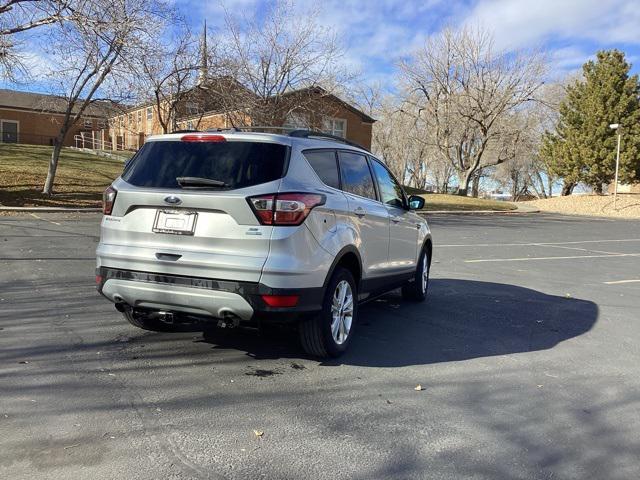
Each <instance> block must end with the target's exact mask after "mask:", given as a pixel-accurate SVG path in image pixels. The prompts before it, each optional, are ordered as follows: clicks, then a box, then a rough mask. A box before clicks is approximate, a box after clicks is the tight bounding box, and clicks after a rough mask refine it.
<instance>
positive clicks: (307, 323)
mask: <svg viewBox="0 0 640 480" xmlns="http://www.w3.org/2000/svg"><path fill="white" fill-rule="evenodd" d="M341 282H347V283H348V285H349V287H350V289H351V298H352V301H353V304H352V310H351V322H350V325H349V328H348V331H347V333H346V338H344V339H343V340H342V341H340V338H342V335H343V332H344V331H345V330H346V328H347V327H346V325H345V323H344V322H343V323H342V326H343V327H344V328H343V329H340V328H338V332H337V335H338V340H336V338H334V333H333V332H332V323H333V314H332V306H333V303H334V295H336V294H337V289H338V286H339V285H340V284H341ZM347 316H348V315H347ZM340 318H343V317H342V315H341V316H340ZM357 319H358V291H357V288H356V282H355V280H354V279H353V275H352V274H351V272H350V271H349V270H347V269H346V268H341V267H338V268H337V269H336V271H335V272H334V273H333V276H332V277H331V280H330V281H329V283H328V285H327V289H326V291H325V294H324V299H323V301H322V311H320V313H318V314H317V315H315V316H313V317H311V318H305V319H303V320H301V321H300V325H299V333H300V342H301V343H302V347H303V348H304V350H305V352H307V353H308V354H309V355H313V356H314V357H320V358H328V357H333V358H335V357H339V356H340V355H342V354H343V353H344V352H345V351H346V350H347V348H348V347H349V344H350V343H351V340H352V338H353V333H354V330H355V326H356V324H357ZM337 325H340V322H339V321H338V323H337Z"/></svg>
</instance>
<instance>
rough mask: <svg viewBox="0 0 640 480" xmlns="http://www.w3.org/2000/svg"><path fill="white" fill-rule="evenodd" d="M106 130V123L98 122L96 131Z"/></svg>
mask: <svg viewBox="0 0 640 480" xmlns="http://www.w3.org/2000/svg"><path fill="white" fill-rule="evenodd" d="M105 128H107V122H105V121H104V120H98V130H103V129H105Z"/></svg>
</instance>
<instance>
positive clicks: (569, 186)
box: [561, 181, 576, 197]
mask: <svg viewBox="0 0 640 480" xmlns="http://www.w3.org/2000/svg"><path fill="white" fill-rule="evenodd" d="M575 186H576V184H575V183H571V182H566V181H565V182H563V184H562V193H561V195H562V196H563V197H566V196H567V195H571V193H573V189H574V188H575Z"/></svg>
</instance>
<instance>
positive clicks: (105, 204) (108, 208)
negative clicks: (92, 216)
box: [102, 187, 118, 215]
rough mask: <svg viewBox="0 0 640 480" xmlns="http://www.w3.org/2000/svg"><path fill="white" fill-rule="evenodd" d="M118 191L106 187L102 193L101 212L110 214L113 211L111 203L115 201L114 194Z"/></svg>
mask: <svg viewBox="0 0 640 480" xmlns="http://www.w3.org/2000/svg"><path fill="white" fill-rule="evenodd" d="M117 194H118V191H117V190H116V189H115V188H113V187H107V189H106V190H105V191H104V193H103V194H102V213H104V214H105V215H111V212H112V211H113V204H114V203H115V201H116V195H117Z"/></svg>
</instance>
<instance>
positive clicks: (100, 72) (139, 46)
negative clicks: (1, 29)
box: [43, 0, 168, 195]
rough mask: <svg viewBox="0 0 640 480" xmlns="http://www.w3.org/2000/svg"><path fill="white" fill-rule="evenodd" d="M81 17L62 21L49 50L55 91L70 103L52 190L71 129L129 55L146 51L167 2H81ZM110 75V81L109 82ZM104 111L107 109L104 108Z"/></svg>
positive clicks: (53, 163)
mask: <svg viewBox="0 0 640 480" xmlns="http://www.w3.org/2000/svg"><path fill="white" fill-rule="evenodd" d="M83 8H84V9H83V11H82V12H79V18H80V19H81V20H80V21H69V22H63V23H61V24H60V26H59V28H56V29H55V30H54V31H53V32H52V33H51V37H50V38H49V42H48V45H49V48H48V54H49V55H50V56H51V57H52V58H53V59H54V61H53V62H52V64H53V65H55V67H54V70H52V71H51V72H49V77H50V78H52V79H54V82H55V84H54V85H55V91H56V93H57V94H58V95H59V97H60V98H63V99H64V100H65V103H66V107H65V111H64V115H63V117H62V120H61V121H60V131H59V132H58V135H57V136H56V138H55V140H54V148H53V152H52V155H51V160H50V162H49V170H48V173H47V178H46V181H45V184H44V188H43V193H45V194H48V195H51V194H52V192H53V184H54V181H55V175H56V170H57V167H58V161H59V158H60V151H61V149H62V145H63V144H64V141H65V138H66V136H67V133H68V132H69V130H70V129H71V127H72V126H73V125H75V124H76V123H77V122H78V121H80V119H81V118H82V116H83V115H84V114H85V112H86V111H87V109H88V108H89V107H90V106H92V105H95V104H96V103H97V102H99V101H100V100H101V99H105V98H109V99H111V100H113V99H114V97H116V95H113V94H109V95H101V92H102V93H106V92H105V90H107V87H110V88H111V91H112V92H113V91H114V90H115V88H117V87H120V89H121V90H122V91H125V92H126V91H127V85H118V70H119V69H122V73H123V76H122V78H125V77H124V70H125V69H126V68H128V63H127V62H126V61H125V60H126V59H127V58H133V57H134V56H135V55H143V54H144V52H145V50H146V49H147V48H148V45H150V44H153V43H154V42H155V41H157V37H158V36H159V33H160V31H161V29H160V25H161V20H163V19H164V18H166V15H167V12H168V10H167V8H166V6H165V5H164V3H162V1H161V0H93V1H91V2H87V3H85V4H84V5H83ZM107 80H109V81H110V82H111V85H108V84H107V83H106V82H107ZM105 113H106V112H105Z"/></svg>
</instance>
